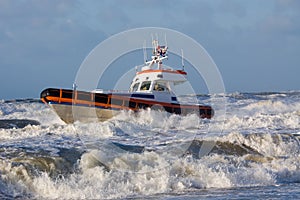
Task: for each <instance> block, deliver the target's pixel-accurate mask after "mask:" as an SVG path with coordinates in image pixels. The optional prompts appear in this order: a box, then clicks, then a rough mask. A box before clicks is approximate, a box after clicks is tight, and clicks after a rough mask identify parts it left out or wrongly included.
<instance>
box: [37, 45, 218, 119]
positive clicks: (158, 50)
mask: <svg viewBox="0 0 300 200" xmlns="http://www.w3.org/2000/svg"><path fill="white" fill-rule="evenodd" d="M167 51H168V47H167V46H160V45H159V44H158V41H157V40H154V41H153V53H152V56H151V60H150V61H145V62H144V64H143V65H142V66H140V69H138V68H137V67H136V75H135V77H134V78H133V80H132V83H131V86H130V88H129V90H128V91H105V90H102V89H94V90H92V91H81V90H77V89H76V87H73V88H72V89H61V88H47V89H44V90H43V91H42V92H41V95H40V98H41V100H42V101H43V102H44V103H46V104H48V105H49V106H50V107H52V108H53V109H54V111H55V112H56V113H57V115H58V116H59V117H60V118H61V119H62V120H63V121H64V122H66V123H74V122H75V121H81V122H92V121H105V120H108V119H110V118H112V117H113V116H115V115H116V114H118V113H120V111H122V110H131V111H133V112H138V111H140V110H141V109H153V110H159V111H164V112H167V113H171V114H177V115H188V114H193V113H194V114H196V115H198V116H199V117H200V118H207V119H210V118H212V117H213V115H214V111H213V109H212V107H211V106H209V105H202V104H198V103H197V104H187V103H184V104H182V103H180V102H179V101H178V99H177V97H176V95H175V93H174V87H175V85H178V84H182V83H184V82H186V81H187V72H186V71H185V70H184V68H183V69H173V68H171V67H168V66H166V65H163V60H165V59H168V54H167Z"/></svg>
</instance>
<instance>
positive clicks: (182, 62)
mask: <svg viewBox="0 0 300 200" xmlns="http://www.w3.org/2000/svg"><path fill="white" fill-rule="evenodd" d="M181 64H182V70H183V71H184V59H183V49H181Z"/></svg>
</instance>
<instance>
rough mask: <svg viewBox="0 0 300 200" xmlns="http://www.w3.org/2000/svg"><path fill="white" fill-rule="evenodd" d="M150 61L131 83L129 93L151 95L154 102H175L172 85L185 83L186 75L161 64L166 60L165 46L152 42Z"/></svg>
mask: <svg viewBox="0 0 300 200" xmlns="http://www.w3.org/2000/svg"><path fill="white" fill-rule="evenodd" d="M153 43H154V45H153V46H154V49H153V56H152V60H151V61H149V62H146V63H145V65H144V66H143V67H142V68H141V70H140V71H137V72H136V75H135V77H134V79H133V81H132V83H131V86H130V90H129V91H130V92H132V93H148V94H153V95H154V98H155V100H156V101H161V102H177V98H176V96H175V94H174V93H173V90H174V85H177V84H181V83H184V82H185V81H187V79H186V76H187V73H186V72H185V71H183V70H174V69H172V68H170V67H167V66H165V65H163V64H162V61H163V60H164V59H167V58H168V56H167V48H168V47H166V46H159V45H158V43H157V41H154V42H153Z"/></svg>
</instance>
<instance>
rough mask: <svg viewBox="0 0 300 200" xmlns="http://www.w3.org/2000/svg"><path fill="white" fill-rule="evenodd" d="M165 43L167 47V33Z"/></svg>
mask: <svg viewBox="0 0 300 200" xmlns="http://www.w3.org/2000/svg"><path fill="white" fill-rule="evenodd" d="M165 45H166V47H167V46H168V43H167V34H166V33H165Z"/></svg>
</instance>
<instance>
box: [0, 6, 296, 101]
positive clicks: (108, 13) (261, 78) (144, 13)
mask: <svg viewBox="0 0 300 200" xmlns="http://www.w3.org/2000/svg"><path fill="white" fill-rule="evenodd" d="M299 19H300V1H298V0H251V1H248V0H198V1H196V0H186V1H183V0H182V1H179V0H173V1H155V0H154V1H153V0H152V1H147V0H124V1H121V0H119V1H114V0H108V1H102V0H82V1H77V0H66V1H63V0H0V99H13V98H31V97H33V98H37V97H39V93H40V91H41V90H43V89H44V88H47V87H63V88H69V87H71V86H72V83H73V81H74V79H75V76H76V72H77V70H78V69H79V67H80V65H81V63H82V61H83V60H84V58H85V57H86V56H87V55H88V53H89V52H90V51H91V50H92V49H93V48H94V47H95V46H96V45H98V44H99V43H100V42H102V41H103V40H105V39H107V38H108V37H110V36H111V35H114V34H117V33H119V32H121V31H125V30H128V29H132V28H140V27H149V26H152V27H153V26H154V27H164V28H169V29H174V30H177V31H180V32H182V33H184V34H186V35H188V36H190V37H192V38H194V39H195V40H196V41H197V42H198V43H200V44H201V45H202V46H203V47H204V48H205V49H206V50H207V51H208V53H209V54H210V56H211V57H212V58H213V60H214V61H215V63H216V64H217V66H218V68H219V70H220V72H221V74H222V77H223V80H224V84H225V88H226V91H227V92H236V91H239V92H264V91H287V90H300V80H299V77H298V76H299V74H300V53H299V52H300V23H299ZM142 60H143V58H141V61H142Z"/></svg>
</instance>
